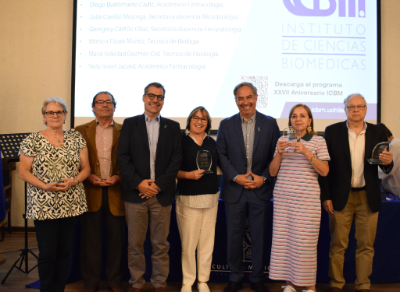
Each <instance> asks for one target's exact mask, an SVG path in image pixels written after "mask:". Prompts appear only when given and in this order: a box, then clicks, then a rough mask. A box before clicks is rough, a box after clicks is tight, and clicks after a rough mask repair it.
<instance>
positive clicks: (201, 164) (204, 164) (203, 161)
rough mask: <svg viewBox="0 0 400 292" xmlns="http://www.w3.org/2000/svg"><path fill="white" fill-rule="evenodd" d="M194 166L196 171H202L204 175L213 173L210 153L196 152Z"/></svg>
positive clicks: (204, 151) (205, 151)
mask: <svg viewBox="0 0 400 292" xmlns="http://www.w3.org/2000/svg"><path fill="white" fill-rule="evenodd" d="M196 164H197V169H198V170H201V169H203V170H204V174H209V173H213V171H212V170H211V166H212V156H211V153H210V152H209V151H207V150H204V149H203V150H199V151H198V152H197V156H196Z"/></svg>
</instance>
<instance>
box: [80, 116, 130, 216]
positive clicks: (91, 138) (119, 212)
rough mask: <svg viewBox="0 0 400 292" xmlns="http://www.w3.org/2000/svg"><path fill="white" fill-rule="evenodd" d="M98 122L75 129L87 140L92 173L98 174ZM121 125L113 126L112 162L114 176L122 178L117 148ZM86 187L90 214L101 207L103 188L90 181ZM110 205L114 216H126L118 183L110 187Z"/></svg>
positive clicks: (86, 182) (115, 124)
mask: <svg viewBox="0 0 400 292" xmlns="http://www.w3.org/2000/svg"><path fill="white" fill-rule="evenodd" d="M96 126H97V123H96V120H93V121H91V122H89V123H87V124H84V125H80V126H78V127H76V128H75V130H76V131H78V132H80V133H81V134H82V136H83V138H85V140H86V143H87V147H88V152H89V164H90V173H91V174H96V163H98V162H97V161H98V156H97V147H96ZM121 127H122V126H121V124H118V123H115V122H114V126H113V143H112V149H111V162H112V169H111V173H112V175H115V174H116V175H118V176H120V171H119V166H118V163H117V147H118V140H119V135H120V131H121ZM83 185H84V186H85V193H86V201H87V205H88V211H89V212H96V211H98V210H99V209H100V207H101V200H102V197H101V193H102V187H98V186H94V185H92V184H91V183H90V182H89V181H88V180H85V181H84V182H83ZM108 204H109V206H110V211H111V214H113V215H114V216H124V215H125V209H124V204H123V202H122V200H121V184H120V183H116V184H115V185H113V186H111V187H108Z"/></svg>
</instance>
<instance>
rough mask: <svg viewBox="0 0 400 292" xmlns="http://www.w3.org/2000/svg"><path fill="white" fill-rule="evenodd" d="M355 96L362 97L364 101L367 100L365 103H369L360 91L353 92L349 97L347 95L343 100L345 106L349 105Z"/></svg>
mask: <svg viewBox="0 0 400 292" xmlns="http://www.w3.org/2000/svg"><path fill="white" fill-rule="evenodd" d="M355 96H359V97H362V99H363V100H364V102H365V105H367V101H366V100H365V97H364V96H363V95H362V94H360V93H352V94H350V95H349V96H348V97H346V98H345V99H344V100H343V103H344V106H345V107H347V104H348V103H349V101H350V99H352V98H353V97H355Z"/></svg>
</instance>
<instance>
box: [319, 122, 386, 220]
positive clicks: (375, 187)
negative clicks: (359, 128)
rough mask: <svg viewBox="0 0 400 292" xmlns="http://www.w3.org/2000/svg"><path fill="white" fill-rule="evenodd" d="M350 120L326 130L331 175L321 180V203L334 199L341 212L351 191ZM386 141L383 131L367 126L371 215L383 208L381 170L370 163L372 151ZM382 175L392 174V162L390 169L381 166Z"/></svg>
mask: <svg viewBox="0 0 400 292" xmlns="http://www.w3.org/2000/svg"><path fill="white" fill-rule="evenodd" d="M346 123H347V121H344V122H340V123H336V124H333V125H330V126H328V127H327V128H326V129H325V133H324V138H325V140H326V144H327V146H328V151H329V155H330V157H331V160H330V161H329V173H328V176H326V177H321V176H320V177H319V182H320V185H321V200H322V201H325V200H332V203H333V208H334V209H335V210H336V211H342V210H343V209H344V207H345V206H346V204H347V200H348V198H349V192H350V188H351V175H352V167H351V156H350V148H349V134H348V128H347V125H346ZM383 141H387V138H386V135H385V132H384V130H383V129H382V128H380V127H377V126H375V125H373V124H370V123H367V131H366V133H365V157H364V179H365V188H366V192H367V199H368V205H369V208H370V209H371V211H372V212H374V213H375V212H378V211H379V210H380V209H381V207H382V202H381V196H380V189H379V178H378V167H377V166H376V165H372V164H369V163H368V161H367V159H369V158H371V157H372V150H373V149H374V147H375V145H376V144H378V143H379V142H383ZM379 167H380V168H381V169H382V170H383V172H385V173H389V172H390V171H391V170H392V168H393V162H392V164H390V165H387V166H382V165H380V166H379Z"/></svg>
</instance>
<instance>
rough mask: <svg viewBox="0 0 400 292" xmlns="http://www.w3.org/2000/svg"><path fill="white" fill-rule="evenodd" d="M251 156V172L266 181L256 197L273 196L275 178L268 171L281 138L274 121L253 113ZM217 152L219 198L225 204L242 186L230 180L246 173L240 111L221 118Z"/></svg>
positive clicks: (239, 193) (232, 198) (237, 194)
mask: <svg viewBox="0 0 400 292" xmlns="http://www.w3.org/2000/svg"><path fill="white" fill-rule="evenodd" d="M254 131H255V135H254V147H253V158H252V172H253V173H254V174H256V175H260V176H264V177H266V178H267V181H266V183H265V184H264V185H263V186H261V187H260V188H258V189H255V190H254V191H255V193H256V194H257V196H258V197H259V198H261V199H263V200H269V199H271V197H272V190H273V187H274V178H273V177H271V175H270V174H269V164H270V163H271V160H272V158H273V156H274V152H275V147H276V143H277V141H278V139H279V137H280V133H279V128H278V125H277V123H276V120H275V119H274V118H272V117H270V116H266V115H263V114H261V113H259V112H256V126H255V129H254ZM217 151H218V155H219V163H220V168H221V170H222V172H223V174H222V179H221V198H222V199H223V200H224V201H226V202H228V203H235V202H236V201H237V200H238V199H239V197H240V195H241V194H242V191H243V190H244V187H243V186H241V185H239V184H237V183H236V182H234V181H232V179H233V178H234V177H235V176H237V175H238V174H245V173H247V159H246V150H245V148H244V139H243V131H242V121H241V118H240V113H238V114H236V115H234V116H232V117H230V118H226V119H224V120H223V121H221V123H220V125H219V129H218V134H217Z"/></svg>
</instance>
